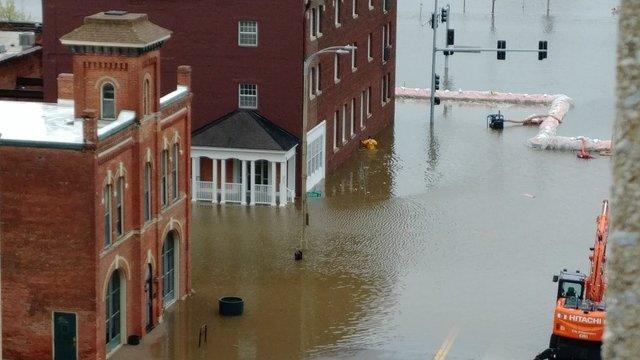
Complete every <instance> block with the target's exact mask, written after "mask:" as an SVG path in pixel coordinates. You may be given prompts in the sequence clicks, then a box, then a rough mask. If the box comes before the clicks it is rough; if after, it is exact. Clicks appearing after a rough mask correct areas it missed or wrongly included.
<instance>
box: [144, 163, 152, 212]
mask: <svg viewBox="0 0 640 360" xmlns="http://www.w3.org/2000/svg"><path fill="white" fill-rule="evenodd" d="M149 220H151V163H146V164H145V165H144V221H145V222H147V221H149Z"/></svg>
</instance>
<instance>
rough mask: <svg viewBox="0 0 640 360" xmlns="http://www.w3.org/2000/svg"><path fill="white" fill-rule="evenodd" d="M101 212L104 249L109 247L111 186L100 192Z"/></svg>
mask: <svg viewBox="0 0 640 360" xmlns="http://www.w3.org/2000/svg"><path fill="white" fill-rule="evenodd" d="M102 212H103V214H104V247H105V248H106V247H108V246H109V245H111V226H112V224H111V185H107V186H105V187H104V189H103V190H102Z"/></svg>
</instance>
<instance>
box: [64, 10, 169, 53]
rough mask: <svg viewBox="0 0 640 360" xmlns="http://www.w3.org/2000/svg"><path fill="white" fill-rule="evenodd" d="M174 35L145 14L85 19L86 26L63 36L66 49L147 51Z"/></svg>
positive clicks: (109, 13)
mask: <svg viewBox="0 0 640 360" xmlns="http://www.w3.org/2000/svg"><path fill="white" fill-rule="evenodd" d="M170 36H171V31H169V30H167V29H165V28H162V27H160V26H158V25H156V24H154V23H152V22H150V21H149V19H148V17H147V15H146V14H135V13H127V12H125V11H113V10H112V11H106V12H101V13H97V14H94V15H91V16H87V17H85V18H84V25H82V26H80V27H79V28H77V29H75V30H73V31H72V32H70V33H68V34H66V35H64V36H62V37H61V38H60V42H62V44H64V45H80V46H112V47H124V48H144V47H148V46H151V45H154V44H158V43H161V42H163V41H165V40H167V39H168V38H169V37H170Z"/></svg>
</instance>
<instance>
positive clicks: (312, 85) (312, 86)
mask: <svg viewBox="0 0 640 360" xmlns="http://www.w3.org/2000/svg"><path fill="white" fill-rule="evenodd" d="M316 72H317V70H316V67H315V66H312V67H311V71H309V75H308V76H309V99H310V100H313V99H315V98H316Z"/></svg>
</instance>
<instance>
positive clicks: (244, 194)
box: [240, 160, 247, 205]
mask: <svg viewBox="0 0 640 360" xmlns="http://www.w3.org/2000/svg"><path fill="white" fill-rule="evenodd" d="M241 194H242V198H240V201H241V203H240V204H241V205H247V160H242V192H241Z"/></svg>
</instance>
